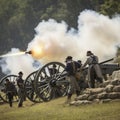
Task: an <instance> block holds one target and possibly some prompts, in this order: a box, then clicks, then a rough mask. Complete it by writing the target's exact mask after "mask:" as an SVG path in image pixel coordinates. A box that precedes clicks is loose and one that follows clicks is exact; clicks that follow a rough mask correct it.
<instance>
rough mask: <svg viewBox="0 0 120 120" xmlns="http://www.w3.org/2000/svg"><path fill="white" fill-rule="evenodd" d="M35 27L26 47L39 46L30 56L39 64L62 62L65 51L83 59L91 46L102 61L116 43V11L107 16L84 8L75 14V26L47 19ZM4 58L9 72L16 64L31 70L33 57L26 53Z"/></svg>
mask: <svg viewBox="0 0 120 120" xmlns="http://www.w3.org/2000/svg"><path fill="white" fill-rule="evenodd" d="M35 31H36V34H35V37H34V38H33V40H32V41H31V42H30V43H29V44H28V48H27V50H33V49H37V48H38V47H40V51H41V54H40V55H38V56H33V57H34V58H36V59H38V60H39V61H40V62H41V63H42V64H45V63H47V62H50V61H59V62H64V60H65V58H66V56H68V55H71V56H73V59H74V60H78V59H80V60H82V61H83V62H84V60H85V59H86V51H87V50H91V51H92V52H93V53H94V54H96V55H97V56H98V57H99V58H100V61H102V60H106V59H109V58H111V57H114V56H115V54H116V46H120V33H119V32H120V16H119V15H118V16H115V17H113V18H109V17H108V16H104V15H102V14H99V13H97V12H95V11H90V10H85V11H83V12H81V13H80V15H79V16H78V28H77V30H76V29H74V28H71V29H69V30H68V25H67V23H65V22H64V21H62V22H60V23H58V22H57V21H55V20H53V19H49V20H48V21H44V20H43V21H42V22H40V23H39V24H38V26H37V27H36V28H35ZM24 59H25V60H24ZM3 60H4V59H3ZM5 61H6V63H7V67H5V68H6V69H8V68H9V70H10V71H11V72H12V73H13V72H14V73H15V71H18V70H17V69H18V68H19V70H24V71H26V73H28V71H30V70H31V71H32V70H33V69H32V64H31V63H32V62H34V59H33V58H32V57H30V56H22V57H21V56H19V59H17V58H15V59H13V58H11V57H10V58H6V59H5ZM10 61H11V62H12V63H13V64H12V65H10V64H11V62H10ZM5 68H4V69H5ZM4 71H5V70H4Z"/></svg>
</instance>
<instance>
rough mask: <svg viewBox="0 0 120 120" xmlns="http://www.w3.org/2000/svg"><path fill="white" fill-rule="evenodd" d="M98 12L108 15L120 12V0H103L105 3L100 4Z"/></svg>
mask: <svg viewBox="0 0 120 120" xmlns="http://www.w3.org/2000/svg"><path fill="white" fill-rule="evenodd" d="M100 12H101V13H102V14H105V15H109V16H110V17H111V16H113V15H115V14H120V0H105V3H104V4H102V5H101V8H100Z"/></svg>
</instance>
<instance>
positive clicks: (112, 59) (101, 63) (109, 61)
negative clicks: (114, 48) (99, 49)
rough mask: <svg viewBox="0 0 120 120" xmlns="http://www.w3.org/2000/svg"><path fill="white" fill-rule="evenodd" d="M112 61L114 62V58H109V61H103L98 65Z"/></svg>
mask: <svg viewBox="0 0 120 120" xmlns="http://www.w3.org/2000/svg"><path fill="white" fill-rule="evenodd" d="M112 60H114V58H111V59H108V60H105V61H103V62H100V63H99V64H104V63H107V62H110V61H112Z"/></svg>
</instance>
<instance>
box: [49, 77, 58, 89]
mask: <svg viewBox="0 0 120 120" xmlns="http://www.w3.org/2000/svg"><path fill="white" fill-rule="evenodd" d="M56 81H57V80H56V79H55V78H54V79H52V80H51V81H50V85H51V86H52V87H55V86H56Z"/></svg>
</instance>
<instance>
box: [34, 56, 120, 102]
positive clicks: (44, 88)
mask: <svg viewBox="0 0 120 120" xmlns="http://www.w3.org/2000/svg"><path fill="white" fill-rule="evenodd" d="M112 60H113V58H112V59H109V60H106V61H103V62H101V63H99V64H100V67H101V70H102V74H103V76H104V77H105V76H106V75H107V74H108V75H112V73H113V72H114V71H117V70H120V65H119V64H106V63H107V62H109V61H112ZM53 65H56V69H55V68H53ZM64 68H65V65H64V64H62V63H60V62H51V63H48V64H46V65H44V66H43V67H42V68H41V69H40V70H38V72H37V74H36V77H35V91H36V94H37V95H38V96H39V97H40V98H41V99H42V100H43V101H49V100H51V99H53V98H56V97H61V96H65V95H66V94H67V90H68V86H69V83H68V81H67V80H66V75H67V73H66V72H65V70H64ZM52 69H53V70H52ZM51 70H52V71H51ZM83 74H84V76H85V77H84V78H86V76H87V68H85V69H84V70H83ZM106 79H107V78H105V80H106Z"/></svg>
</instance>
